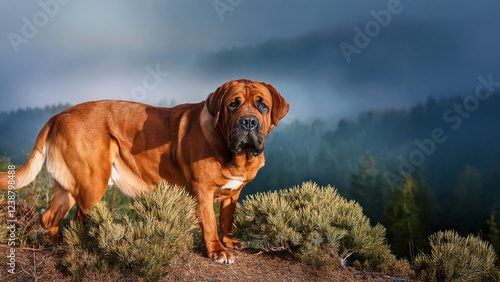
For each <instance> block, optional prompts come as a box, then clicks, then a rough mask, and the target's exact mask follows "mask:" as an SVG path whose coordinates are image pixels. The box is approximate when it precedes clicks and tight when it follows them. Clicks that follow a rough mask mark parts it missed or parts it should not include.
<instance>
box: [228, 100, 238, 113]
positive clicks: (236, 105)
mask: <svg viewBox="0 0 500 282" xmlns="http://www.w3.org/2000/svg"><path fill="white" fill-rule="evenodd" d="M237 107H238V103H237V102H232V103H230V104H229V105H228V106H227V108H228V109H230V110H231V111H234V110H236V108H237Z"/></svg>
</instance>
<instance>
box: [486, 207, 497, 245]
mask: <svg viewBox="0 0 500 282" xmlns="http://www.w3.org/2000/svg"><path fill="white" fill-rule="evenodd" d="M486 225H487V233H486V238H487V239H488V241H489V242H490V244H491V245H492V246H493V248H494V249H495V251H496V252H497V253H499V252H500V228H498V223H497V213H496V211H495V209H492V211H491V213H490V217H489V218H488V220H486Z"/></svg>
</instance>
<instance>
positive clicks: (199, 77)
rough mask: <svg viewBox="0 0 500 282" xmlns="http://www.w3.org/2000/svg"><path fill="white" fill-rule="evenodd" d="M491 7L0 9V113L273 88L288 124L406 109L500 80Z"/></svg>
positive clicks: (47, 1)
mask: <svg viewBox="0 0 500 282" xmlns="http://www.w3.org/2000/svg"><path fill="white" fill-rule="evenodd" d="M499 8H500V3H499V2H498V1H475V2H474V3H472V2H469V1H439V2H435V1H395V0H389V1H387V0H386V1H378V0H377V1H369V2H368V1H349V2H347V1H308V2H303V1H283V0H282V1H272V2H271V1H263V0H260V1H243V0H240V1H225V0H220V1H219V0H217V1H202V2H200V1H182V2H181V1H161V2H159V1H158V2H146V3H144V2H129V3H124V2H122V1H105V2H103V1H85V2H79V1H68V0H66V1H63V0H60V1H56V0H42V1H40V2H29V3H27V2H22V3H21V2H19V1H0V34H2V35H3V37H2V38H3V39H2V40H0V93H1V100H2V101H1V103H0V111H11V110H15V109H18V108H26V107H42V106H45V105H48V104H57V103H70V104H77V103H81V102H84V101H89V100H100V99H124V100H135V101H139V102H144V103H149V104H158V103H159V102H160V101H163V102H165V101H172V100H174V101H175V102H176V103H184V102H195V101H201V100H203V99H205V98H206V96H207V95H208V94H209V93H210V92H212V91H213V90H215V89H216V88H217V87H218V86H219V85H220V84H222V83H223V82H225V81H229V80H232V79H238V78H249V79H254V80H261V81H266V82H268V83H271V84H273V85H274V86H275V87H276V88H277V89H278V90H279V91H280V92H281V93H282V94H283V96H284V97H285V98H286V99H287V100H289V102H290V104H291V111H290V114H289V116H288V117H287V120H285V122H287V121H288V122H290V121H292V120H294V119H303V120H307V119H312V118H314V117H320V118H325V119H327V120H328V119H329V120H332V121H337V120H338V119H340V118H343V117H354V116H356V115H357V114H359V113H360V112H362V111H366V110H371V109H386V108H403V107H410V106H411V105H414V104H416V103H418V102H421V101H425V99H426V97H428V96H434V97H438V98H439V97H449V96H453V95H466V94H468V93H471V92H473V91H474V87H475V86H476V84H477V78H478V76H480V75H482V76H487V75H488V74H492V75H493V78H494V80H496V81H500V64H499V63H500V53H499V52H498V50H500V35H499V34H500V33H499V32H498V27H499V26H500V18H499V17H498V16H497V15H498V11H499V10H500V9H499ZM342 44H343V46H344V49H342V48H341V47H340V46H341V45H342ZM345 46H350V47H348V48H347V49H346V47H345ZM152 70H153V72H155V73H157V74H159V75H156V76H155V75H154V74H152ZM148 75H149V76H150V77H148ZM145 81H146V83H147V85H144V83H145Z"/></svg>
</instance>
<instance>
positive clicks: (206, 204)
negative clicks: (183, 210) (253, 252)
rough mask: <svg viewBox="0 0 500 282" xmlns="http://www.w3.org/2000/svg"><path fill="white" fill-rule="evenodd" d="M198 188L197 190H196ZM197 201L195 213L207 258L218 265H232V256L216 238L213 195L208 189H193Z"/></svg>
mask: <svg viewBox="0 0 500 282" xmlns="http://www.w3.org/2000/svg"><path fill="white" fill-rule="evenodd" d="M196 188H199V189H196ZM194 190H195V196H196V200H197V201H198V205H197V207H196V208H197V212H198V217H199V219H200V224H201V229H202V232H203V241H204V242H205V246H206V248H207V256H208V258H210V259H212V260H213V261H215V262H218V263H228V264H233V263H234V256H233V254H231V253H230V252H228V251H227V250H226V249H225V248H224V246H222V244H221V242H220V241H219V238H218V236H217V224H216V221H215V212H214V194H213V192H212V191H210V189H206V188H204V187H195V189H194Z"/></svg>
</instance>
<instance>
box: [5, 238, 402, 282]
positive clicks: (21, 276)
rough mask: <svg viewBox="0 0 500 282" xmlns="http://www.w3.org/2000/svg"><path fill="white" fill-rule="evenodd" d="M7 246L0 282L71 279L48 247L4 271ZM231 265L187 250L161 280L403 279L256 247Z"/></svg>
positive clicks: (20, 253)
mask: <svg viewBox="0 0 500 282" xmlns="http://www.w3.org/2000/svg"><path fill="white" fill-rule="evenodd" d="M8 248H9V247H8V246H6V245H0V281H71V280H73V279H72V277H71V276H68V275H66V274H65V273H64V270H63V269H62V268H61V265H60V261H61V254H60V252H58V251H56V250H53V249H50V248H49V249H48V250H43V251H39V250H31V249H17V250H16V274H15V275H12V274H9V273H7V269H8V268H7V264H6V263H7V262H6V256H7V251H8ZM233 253H234V254H235V256H236V262H235V264H234V265H220V264H216V263H214V262H212V261H210V260H209V259H207V258H206V257H204V256H203V254H202V253H201V252H199V251H198V252H189V253H186V254H184V255H183V256H181V257H179V258H177V259H176V260H175V261H174V262H173V263H172V264H171V266H170V271H169V274H168V275H167V276H166V277H165V278H164V279H163V281H228V280H229V281H405V280H402V279H399V278H396V277H388V276H385V275H383V274H380V273H371V272H370V273H369V272H361V271H357V270H354V269H352V268H349V269H340V268H338V267H329V268H325V269H322V270H316V269H314V268H311V267H308V266H304V265H301V264H299V263H296V262H294V261H293V260H291V259H290V258H289V257H288V256H287V255H285V254H282V253H264V252H260V251H258V250H252V249H247V250H242V251H237V250H233ZM81 281H141V279H137V278H136V277H126V276H123V275H121V274H116V275H114V276H113V275H111V276H109V275H108V276H106V277H104V276H101V275H99V274H93V275H91V276H88V277H82V280H81Z"/></svg>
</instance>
